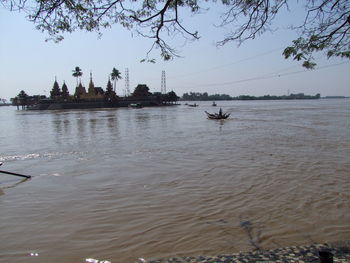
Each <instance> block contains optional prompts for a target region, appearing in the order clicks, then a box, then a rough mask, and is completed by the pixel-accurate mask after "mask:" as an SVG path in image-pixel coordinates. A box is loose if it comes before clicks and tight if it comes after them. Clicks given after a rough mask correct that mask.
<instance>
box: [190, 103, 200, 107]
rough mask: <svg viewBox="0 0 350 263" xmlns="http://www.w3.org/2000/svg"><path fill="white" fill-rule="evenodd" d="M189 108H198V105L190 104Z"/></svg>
mask: <svg viewBox="0 0 350 263" xmlns="http://www.w3.org/2000/svg"><path fill="white" fill-rule="evenodd" d="M188 106H190V107H198V105H197V104H196V103H195V104H188Z"/></svg>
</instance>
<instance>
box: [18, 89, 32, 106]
mask: <svg viewBox="0 0 350 263" xmlns="http://www.w3.org/2000/svg"><path fill="white" fill-rule="evenodd" d="M28 97H29V96H28V95H27V93H25V91H24V90H21V91H20V93H19V94H18V95H17V99H16V102H17V103H18V104H17V109H18V105H21V106H22V109H23V108H24V107H25V105H27V102H28Z"/></svg>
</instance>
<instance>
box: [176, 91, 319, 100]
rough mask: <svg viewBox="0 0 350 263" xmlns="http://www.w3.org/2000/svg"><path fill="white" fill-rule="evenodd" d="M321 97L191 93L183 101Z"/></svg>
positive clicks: (299, 94)
mask: <svg viewBox="0 0 350 263" xmlns="http://www.w3.org/2000/svg"><path fill="white" fill-rule="evenodd" d="M319 98H321V95H320V94H319V93H317V94H316V95H314V96H313V95H305V94H304V93H298V94H290V95H282V96H275V95H264V96H249V95H240V96H237V97H231V96H230V95H227V94H214V95H209V94H208V93H207V92H204V93H200V92H190V93H184V94H183V95H182V98H181V100H186V101H200V100H201V101H216V100H296V99H319Z"/></svg>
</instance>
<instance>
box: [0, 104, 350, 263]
mask: <svg viewBox="0 0 350 263" xmlns="http://www.w3.org/2000/svg"><path fill="white" fill-rule="evenodd" d="M220 107H222V108H223V111H225V112H231V113H232V114H231V117H230V119H228V120H225V121H215V120H208V119H207V118H206V115H205V113H204V111H205V110H206V111H209V112H212V111H213V108H212V107H211V102H207V103H205V102H202V103H200V105H199V107H196V108H190V107H187V106H185V105H182V106H177V107H167V108H143V109H105V110H104V109H98V110H73V111H52V112H50V111H43V112H22V111H16V110H15V109H14V108H11V107H6V108H5V107H3V108H5V109H2V108H1V109H0V122H1V123H2V125H1V127H0V131H1V132H0V149H1V152H0V161H3V162H5V163H6V169H7V170H13V171H18V172H19V173H24V174H26V173H27V174H31V175H34V177H33V179H32V180H29V181H26V182H25V183H21V182H19V181H12V182H6V180H7V179H4V178H2V177H0V211H1V213H0V235H1V237H2V238H1V240H0V259H1V260H3V261H4V262H6V261H8V262H28V260H34V259H35V262H53V261H57V260H60V261H62V262H82V261H84V259H89V258H91V259H93V258H100V259H105V260H109V261H111V262H134V261H136V260H137V258H146V259H152V258H159V257H171V256H176V255H199V254H221V253H229V252H237V251H241V250H251V249H255V248H257V247H261V248H273V247H280V246H287V245H296V244H305V243H310V242H325V241H332V240H333V241H334V240H339V239H349V238H350V230H349V229H350V223H349V222H350V214H349V211H350V203H349V198H350V195H349V189H350V181H349V179H348V178H349V171H350V159H349V158H350V157H349V156H350V139H349V138H350V136H349V131H350V101H349V100H345V99H344V100H317V101H260V102H239V101H235V102H221V103H220ZM4 180H5V181H4ZM8 183H10V186H11V187H10V188H8V187H5V185H8ZM33 251H35V253H38V256H37V257H32V258H28V255H29V254H30V253H31V252H33Z"/></svg>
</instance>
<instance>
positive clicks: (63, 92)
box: [62, 82, 69, 99]
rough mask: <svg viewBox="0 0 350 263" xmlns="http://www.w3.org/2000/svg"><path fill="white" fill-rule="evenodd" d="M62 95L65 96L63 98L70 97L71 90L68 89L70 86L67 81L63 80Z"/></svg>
mask: <svg viewBox="0 0 350 263" xmlns="http://www.w3.org/2000/svg"><path fill="white" fill-rule="evenodd" d="M62 97H63V99H68V98H69V91H68V87H67V85H66V83H65V82H63V85H62Z"/></svg>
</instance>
